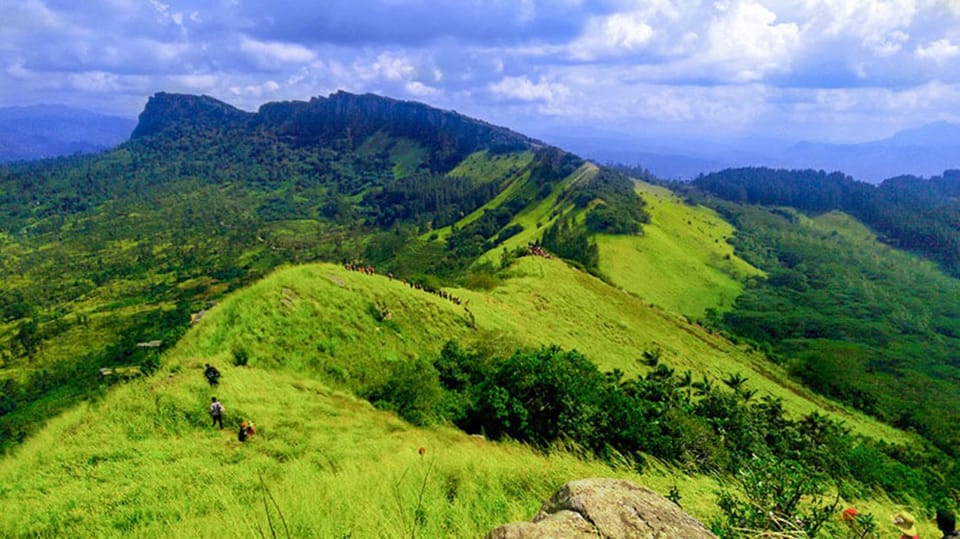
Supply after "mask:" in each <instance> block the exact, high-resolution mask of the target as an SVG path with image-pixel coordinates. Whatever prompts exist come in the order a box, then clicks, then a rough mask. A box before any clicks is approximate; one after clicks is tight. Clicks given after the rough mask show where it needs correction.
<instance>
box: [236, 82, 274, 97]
mask: <svg viewBox="0 0 960 539" xmlns="http://www.w3.org/2000/svg"><path fill="white" fill-rule="evenodd" d="M279 89H280V85H279V84H277V83H276V82H275V81H272V80H268V81H266V82H264V83H262V84H248V85H246V86H231V87H230V88H229V90H230V93H231V94H233V95H235V96H238V97H247V98H256V99H261V98H263V96H265V95H270V94H272V93H274V92H276V91H277V90H279Z"/></svg>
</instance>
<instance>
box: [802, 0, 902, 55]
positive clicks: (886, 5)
mask: <svg viewBox="0 0 960 539" xmlns="http://www.w3.org/2000/svg"><path fill="white" fill-rule="evenodd" d="M917 1H918V0H863V1H855V0H805V2H804V7H805V8H806V11H805V15H806V18H807V20H808V23H807V25H808V26H809V27H810V28H811V29H816V30H822V32H823V34H824V35H825V36H828V37H834V38H844V37H847V36H852V37H855V38H856V39H858V40H859V42H860V45H861V46H862V47H863V48H865V49H867V50H869V51H872V52H873V53H874V54H876V55H877V56H881V57H885V56H890V55H892V54H894V53H896V52H898V51H899V50H900V48H901V46H902V45H903V44H904V43H905V42H906V41H907V40H908V39H909V34H908V33H907V31H906V30H907V29H909V28H910V27H911V25H912V23H913V20H914V17H915V16H916V14H917V10H918V8H917Z"/></svg>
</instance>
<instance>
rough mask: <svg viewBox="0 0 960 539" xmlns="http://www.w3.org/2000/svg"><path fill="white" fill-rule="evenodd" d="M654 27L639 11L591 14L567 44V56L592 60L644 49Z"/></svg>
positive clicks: (652, 33) (651, 36)
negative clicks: (592, 15)
mask: <svg viewBox="0 0 960 539" xmlns="http://www.w3.org/2000/svg"><path fill="white" fill-rule="evenodd" d="M653 35H654V31H653V27H651V26H650V25H649V24H647V22H646V20H645V16H644V14H641V13H614V14H612V15H607V16H603V17H594V18H592V19H591V20H590V21H588V22H587V24H586V28H585V30H584V31H583V33H582V34H581V35H580V37H579V38H578V39H577V40H576V41H574V42H573V43H571V44H570V46H569V51H570V56H571V57H573V58H575V59H577V60H595V59H597V58H601V57H604V56H618V55H622V54H626V53H630V52H635V51H638V50H641V49H643V48H644V47H645V46H646V45H647V44H648V43H650V40H651V39H652V38H653Z"/></svg>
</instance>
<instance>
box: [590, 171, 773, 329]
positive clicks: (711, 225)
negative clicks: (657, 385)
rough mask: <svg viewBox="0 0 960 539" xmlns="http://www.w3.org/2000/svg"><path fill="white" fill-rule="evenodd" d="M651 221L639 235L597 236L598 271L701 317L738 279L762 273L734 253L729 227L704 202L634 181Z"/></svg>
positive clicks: (725, 298)
mask: <svg viewBox="0 0 960 539" xmlns="http://www.w3.org/2000/svg"><path fill="white" fill-rule="evenodd" d="M637 192H638V193H640V194H641V196H643V198H644V199H645V200H646V201H647V208H648V210H649V212H650V215H651V220H650V223H649V224H647V225H645V226H644V227H643V235H642V236H640V237H637V236H623V235H616V236H615V235H600V236H598V237H597V243H598V244H599V246H600V271H601V273H603V274H604V275H606V276H607V277H609V278H610V280H611V281H612V282H613V283H615V284H616V285H618V286H621V287H623V289H624V290H628V291H629V292H631V293H633V294H636V295H637V296H639V297H642V298H644V299H646V300H648V301H650V302H652V303H654V304H656V305H659V306H661V307H663V308H664V309H667V310H669V311H673V312H679V313H682V314H685V315H687V316H689V317H691V318H693V319H701V318H703V316H704V313H705V311H706V310H707V309H711V308H712V309H717V310H720V311H724V310H727V309H729V308H730V306H731V305H732V304H733V300H734V299H736V297H737V296H739V295H740V292H741V291H742V290H743V281H744V280H745V279H746V278H747V277H749V276H753V275H761V274H762V272H761V271H759V270H758V269H756V268H754V267H753V266H751V265H750V264H748V263H746V262H745V261H743V260H742V259H741V258H740V257H738V256H737V255H736V254H735V253H734V250H733V246H731V245H730V244H728V243H727V239H728V238H730V237H731V236H732V235H733V234H734V228H733V227H732V226H731V225H730V223H727V222H726V221H724V220H723V219H721V218H720V217H719V216H718V215H717V214H716V213H715V212H713V211H712V210H709V209H707V208H705V207H703V206H690V205H688V204H685V203H684V201H683V200H682V199H681V198H680V197H679V196H677V195H676V194H674V193H672V192H671V191H670V190H668V189H665V188H663V187H657V186H655V185H651V184H648V183H644V182H638V183H637Z"/></svg>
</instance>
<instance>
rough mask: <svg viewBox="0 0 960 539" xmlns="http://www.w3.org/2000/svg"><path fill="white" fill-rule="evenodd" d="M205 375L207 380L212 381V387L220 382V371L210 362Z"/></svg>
mask: <svg viewBox="0 0 960 539" xmlns="http://www.w3.org/2000/svg"><path fill="white" fill-rule="evenodd" d="M203 375H204V376H206V377H207V382H209V383H210V386H211V387H212V386H215V385H217V384H219V383H220V371H218V370H217V368H216V367H214V366H213V365H211V364H209V363H207V368H206V369H205V370H204V371H203Z"/></svg>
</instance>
